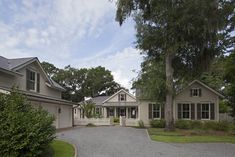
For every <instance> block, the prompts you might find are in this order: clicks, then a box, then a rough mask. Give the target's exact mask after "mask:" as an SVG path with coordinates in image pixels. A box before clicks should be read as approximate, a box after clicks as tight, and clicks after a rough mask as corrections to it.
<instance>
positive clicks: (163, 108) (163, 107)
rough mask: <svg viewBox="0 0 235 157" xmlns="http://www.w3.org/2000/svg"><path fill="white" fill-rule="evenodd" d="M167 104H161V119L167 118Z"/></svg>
mask: <svg viewBox="0 0 235 157" xmlns="http://www.w3.org/2000/svg"><path fill="white" fill-rule="evenodd" d="M164 115H165V105H164V104H162V105H161V119H164V118H165V116H164Z"/></svg>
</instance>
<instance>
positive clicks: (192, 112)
mask: <svg viewBox="0 0 235 157" xmlns="http://www.w3.org/2000/svg"><path fill="white" fill-rule="evenodd" d="M191 119H195V105H194V104H191Z"/></svg>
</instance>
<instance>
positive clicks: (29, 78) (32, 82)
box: [26, 69, 40, 92]
mask: <svg viewBox="0 0 235 157" xmlns="http://www.w3.org/2000/svg"><path fill="white" fill-rule="evenodd" d="M26 89H27V90H29V91H35V92H39V91H40V74H39V73H36V72H35V71H32V70H28V69H27V70H26Z"/></svg>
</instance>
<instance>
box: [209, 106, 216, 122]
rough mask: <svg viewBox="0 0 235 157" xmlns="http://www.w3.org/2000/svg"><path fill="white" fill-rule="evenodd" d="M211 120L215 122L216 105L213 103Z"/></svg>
mask: <svg viewBox="0 0 235 157" xmlns="http://www.w3.org/2000/svg"><path fill="white" fill-rule="evenodd" d="M210 112H211V113H210V114H211V115H210V118H211V120H214V119H215V104H214V103H211V104H210Z"/></svg>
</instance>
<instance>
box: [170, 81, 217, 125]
mask: <svg viewBox="0 0 235 157" xmlns="http://www.w3.org/2000/svg"><path fill="white" fill-rule="evenodd" d="M173 113H174V119H175V120H177V119H185V120H189V119H191V120H217V121H218V120H219V94H218V93H216V92H215V91H214V90H212V89H210V88H209V87H208V86H206V85H204V84H202V83H201V82H199V81H193V82H192V83H191V84H190V85H189V86H188V87H187V88H185V89H184V90H183V91H181V92H180V93H179V94H178V95H176V97H175V100H174V112H173Z"/></svg>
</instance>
